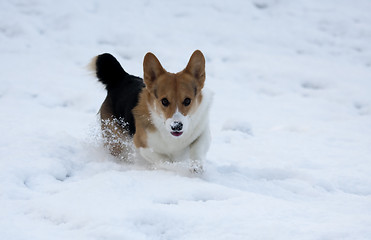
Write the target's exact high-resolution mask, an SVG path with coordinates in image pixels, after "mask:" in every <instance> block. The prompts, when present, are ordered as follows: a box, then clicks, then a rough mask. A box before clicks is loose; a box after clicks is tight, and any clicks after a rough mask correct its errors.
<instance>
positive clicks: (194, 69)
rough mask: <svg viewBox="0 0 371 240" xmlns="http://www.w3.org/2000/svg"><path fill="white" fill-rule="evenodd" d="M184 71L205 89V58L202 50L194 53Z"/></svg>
mask: <svg viewBox="0 0 371 240" xmlns="http://www.w3.org/2000/svg"><path fill="white" fill-rule="evenodd" d="M184 71H185V72H188V73H190V74H191V75H192V76H193V77H194V78H196V79H197V81H198V83H199V84H200V87H201V88H203V86H204V83H205V57H204V55H203V54H202V52H201V51H200V50H196V51H194V52H193V54H192V56H191V58H190V59H189V62H188V64H187V67H186V68H185V69H184Z"/></svg>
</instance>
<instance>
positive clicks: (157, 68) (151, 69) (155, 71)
mask: <svg viewBox="0 0 371 240" xmlns="http://www.w3.org/2000/svg"><path fill="white" fill-rule="evenodd" d="M165 72H166V70H165V69H164V68H163V67H162V66H161V63H160V61H159V60H158V59H157V58H156V56H155V55H154V54H153V53H150V52H149V53H147V54H146V56H144V60H143V73H144V75H143V79H144V83H145V84H146V87H147V88H148V89H152V85H153V83H154V82H155V81H156V79H157V78H158V77H159V76H160V75H161V74H163V73H165Z"/></svg>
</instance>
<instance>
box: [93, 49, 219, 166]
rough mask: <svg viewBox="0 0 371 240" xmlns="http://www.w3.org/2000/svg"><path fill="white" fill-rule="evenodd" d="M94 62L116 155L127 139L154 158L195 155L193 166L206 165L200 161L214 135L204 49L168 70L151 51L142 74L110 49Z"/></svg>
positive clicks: (171, 159)
mask: <svg viewBox="0 0 371 240" xmlns="http://www.w3.org/2000/svg"><path fill="white" fill-rule="evenodd" d="M92 67H93V69H94V70H95V72H96V76H97V78H98V79H99V81H100V82H102V83H103V84H104V85H105V86H106V89H107V97H106V99H105V101H104V102H103V104H102V107H101V109H100V117H101V123H102V124H101V126H102V130H103V135H104V137H106V138H109V139H111V141H108V144H107V145H108V148H109V149H110V151H111V153H112V154H113V155H115V156H118V155H120V154H122V153H123V152H127V151H130V150H129V149H127V146H128V145H127V144H123V142H125V141H126V142H127V141H132V142H133V143H134V146H135V149H136V150H137V152H139V153H140V155H141V156H142V157H143V158H144V159H146V160H147V161H149V162H151V163H154V164H156V163H158V162H178V161H184V160H190V161H191V163H192V164H193V165H194V166H195V169H193V170H194V171H202V165H201V161H202V160H203V159H204V158H205V156H206V153H207V151H208V149H209V145H210V139H211V138H210V130H209V108H210V105H211V102H212V94H211V93H210V92H209V91H207V90H206V89H204V83H205V58H204V56H203V54H202V52H201V51H199V50H196V51H195V52H194V53H193V54H192V56H191V58H190V60H189V62H188V64H187V66H186V67H185V69H184V70H183V71H180V72H178V73H169V72H167V71H166V70H165V69H164V68H163V67H162V65H161V63H160V61H159V60H158V59H157V58H156V56H155V55H154V54H152V53H147V54H146V56H145V57H144V61H143V71H144V77H143V79H141V78H139V77H135V76H132V75H130V74H128V73H126V72H125V71H124V69H123V68H122V67H121V65H120V64H119V62H118V61H117V60H116V59H115V58H114V57H113V56H112V55H110V54H107V53H105V54H102V55H99V56H97V57H96V58H95V59H94V60H93V62H92ZM107 122H109V124H107ZM105 132H106V134H105ZM122 139H124V140H125V141H120V140H122ZM129 145H130V144H129ZM196 168H197V169H196Z"/></svg>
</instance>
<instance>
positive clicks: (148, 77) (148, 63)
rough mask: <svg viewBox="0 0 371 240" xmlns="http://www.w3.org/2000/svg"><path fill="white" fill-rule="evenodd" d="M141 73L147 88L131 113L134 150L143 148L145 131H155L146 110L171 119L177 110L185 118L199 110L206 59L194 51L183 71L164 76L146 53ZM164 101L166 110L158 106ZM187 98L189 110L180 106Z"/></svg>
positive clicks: (162, 71)
mask: <svg viewBox="0 0 371 240" xmlns="http://www.w3.org/2000/svg"><path fill="white" fill-rule="evenodd" d="M143 71H144V83H145V85H146V87H145V88H144V89H143V91H142V92H141V94H140V96H139V102H138V105H137V106H136V107H135V108H134V109H133V114H134V119H135V126H136V133H135V135H134V144H135V146H136V147H137V148H140V147H143V148H146V147H147V131H155V127H154V126H153V124H152V123H151V119H150V110H149V106H150V107H151V109H156V111H158V113H159V114H161V115H164V116H165V118H170V117H171V116H172V115H173V114H174V113H175V111H176V110H177V109H178V111H179V112H181V113H182V114H183V115H184V116H186V115H188V114H190V113H191V112H192V111H194V109H196V108H197V107H198V105H199V103H200V102H201V100H202V94H201V89H202V88H203V86H204V82H205V59H204V56H203V54H202V53H201V51H199V50H196V51H195V52H194V53H193V54H192V56H191V58H190V60H189V62H188V65H187V66H186V68H185V69H184V70H183V71H181V72H178V73H175V74H174V73H169V72H167V71H166V70H165V69H164V68H163V67H162V66H161V63H160V62H159V60H158V59H157V58H156V56H155V55H153V54H152V53H147V54H146V56H145V57H144V61H143ZM164 98H166V99H168V101H169V102H170V105H169V106H167V107H164V106H163V104H162V103H161V100H162V99H164ZM186 98H189V99H191V103H190V105H189V106H185V105H184V104H183V102H184V99H186Z"/></svg>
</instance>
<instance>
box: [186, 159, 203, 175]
mask: <svg viewBox="0 0 371 240" xmlns="http://www.w3.org/2000/svg"><path fill="white" fill-rule="evenodd" d="M189 171H190V172H191V173H192V174H198V175H201V174H203V172H204V168H203V166H202V163H201V162H200V161H197V160H192V161H191V166H190V168H189Z"/></svg>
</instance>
